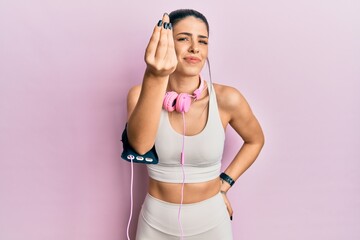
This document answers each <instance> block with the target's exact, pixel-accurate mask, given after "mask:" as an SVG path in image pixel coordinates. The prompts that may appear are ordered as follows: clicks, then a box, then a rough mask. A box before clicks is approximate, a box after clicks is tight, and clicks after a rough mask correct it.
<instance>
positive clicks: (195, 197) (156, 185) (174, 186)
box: [149, 178, 221, 204]
mask: <svg viewBox="0 0 360 240" xmlns="http://www.w3.org/2000/svg"><path fill="white" fill-rule="evenodd" d="M220 184H221V182H220V179H219V178H215V179H213V180H210V181H207V182H201V183H185V185H184V200H183V203H184V204H188V203H196V202H200V201H203V200H206V199H208V198H211V197H213V196H215V195H216V194H217V193H219V191H220ZM181 187H182V184H181V183H166V182H160V181H157V180H155V179H152V178H149V194H150V195H151V196H153V197H155V198H157V199H160V200H163V201H166V202H170V203H177V204H179V203H180V201H181Z"/></svg>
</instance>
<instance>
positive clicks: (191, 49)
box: [189, 42, 199, 53]
mask: <svg viewBox="0 0 360 240" xmlns="http://www.w3.org/2000/svg"><path fill="white" fill-rule="evenodd" d="M189 52H191V53H199V46H198V44H197V43H196V42H192V43H191V46H190V47H189Z"/></svg>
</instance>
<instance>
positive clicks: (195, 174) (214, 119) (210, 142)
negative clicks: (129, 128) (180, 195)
mask: <svg viewBox="0 0 360 240" xmlns="http://www.w3.org/2000/svg"><path fill="white" fill-rule="evenodd" d="M208 86H209V87H208V90H209V93H210V99H209V112H208V114H209V115H208V120H207V123H206V126H205V128H204V129H203V130H202V131H201V132H200V133H199V134H196V135H194V136H185V144H184V149H185V151H184V152H185V164H184V170H185V176H186V177H185V183H196V182H205V181H209V180H212V179H215V178H217V177H219V174H220V168H221V159H222V155H223V150H224V142H225V131H224V128H223V125H222V122H221V119H220V114H219V110H218V106H217V101H216V95H215V90H214V87H213V86H212V85H211V84H209V85H208ZM210 88H212V89H211V91H210ZM182 141H183V136H182V135H181V134H180V133H178V132H176V131H175V130H174V129H173V128H172V126H171V124H170V121H169V117H168V112H167V111H166V110H164V109H163V110H162V112H161V117H160V122H159V128H158V132H157V137H156V140H155V148H156V152H157V154H158V157H159V163H158V164H156V165H154V164H149V165H147V169H148V173H149V176H150V177H151V178H153V179H155V180H158V181H162V182H169V183H182V182H183V172H182V169H181V164H180V158H181V150H182Z"/></svg>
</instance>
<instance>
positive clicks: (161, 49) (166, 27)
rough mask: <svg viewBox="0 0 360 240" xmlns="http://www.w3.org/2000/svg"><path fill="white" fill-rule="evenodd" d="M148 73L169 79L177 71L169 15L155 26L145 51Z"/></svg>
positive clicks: (164, 16) (165, 15)
mask: <svg viewBox="0 0 360 240" xmlns="http://www.w3.org/2000/svg"><path fill="white" fill-rule="evenodd" d="M145 62H146V65H147V68H146V73H147V74H151V75H152V76H155V77H167V76H169V75H170V74H171V73H173V72H174V71H175V69H176V65H177V58H176V52H175V48H174V39H173V33H172V25H171V23H170V19H169V15H168V14H166V13H165V14H164V15H163V17H162V19H161V20H160V21H159V22H158V24H157V25H156V26H155V28H154V31H153V34H152V35H151V38H150V41H149V44H148V46H147V48H146V51H145Z"/></svg>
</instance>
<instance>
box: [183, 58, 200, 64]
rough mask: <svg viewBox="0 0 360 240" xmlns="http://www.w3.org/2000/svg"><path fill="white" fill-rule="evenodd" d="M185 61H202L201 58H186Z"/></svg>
mask: <svg viewBox="0 0 360 240" xmlns="http://www.w3.org/2000/svg"><path fill="white" fill-rule="evenodd" d="M184 59H185V61H186V62H188V63H198V62H200V61H201V60H200V58H197V57H185V58H184Z"/></svg>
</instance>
